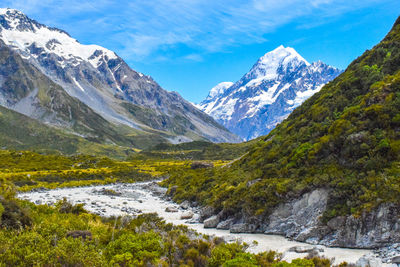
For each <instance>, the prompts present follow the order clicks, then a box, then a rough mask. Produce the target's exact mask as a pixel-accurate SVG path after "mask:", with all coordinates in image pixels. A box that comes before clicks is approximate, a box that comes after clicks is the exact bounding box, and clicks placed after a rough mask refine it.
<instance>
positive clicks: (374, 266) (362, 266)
mask: <svg viewBox="0 0 400 267" xmlns="http://www.w3.org/2000/svg"><path fill="white" fill-rule="evenodd" d="M356 266H357V267H381V266H382V261H381V260H380V259H379V258H376V257H375V256H374V255H372V254H368V255H365V256H363V257H361V258H360V259H358V261H357V262H356Z"/></svg>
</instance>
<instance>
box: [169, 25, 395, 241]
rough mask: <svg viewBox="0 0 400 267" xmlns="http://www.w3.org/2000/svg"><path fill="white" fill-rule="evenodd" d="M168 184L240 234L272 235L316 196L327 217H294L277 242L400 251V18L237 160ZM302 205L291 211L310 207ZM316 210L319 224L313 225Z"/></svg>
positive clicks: (322, 213) (173, 178)
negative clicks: (396, 246)
mask: <svg viewBox="0 0 400 267" xmlns="http://www.w3.org/2000/svg"><path fill="white" fill-rule="evenodd" d="M188 175H190V177H192V180H190V182H189V183H188V179H187V178H188ZM166 183H171V184H172V185H174V184H175V185H179V187H178V189H177V190H176V192H177V193H176V195H175V199H177V200H179V199H191V200H195V201H201V202H202V203H203V204H210V205H213V206H214V207H215V209H216V211H217V212H220V211H222V212H221V213H220V215H221V214H222V215H221V216H220V217H221V218H222V219H224V218H225V219H226V218H230V217H231V216H234V217H235V220H236V221H237V222H241V223H246V224H247V226H246V227H247V228H246V227H244V226H243V227H242V228H240V229H241V230H242V231H262V232H263V231H266V232H270V230H268V229H270V228H269V227H271V224H270V223H271V222H272V221H275V222H276V219H277V218H284V217H285V216H289V215H290V214H291V213H290V212H291V211H290V210H289V209H288V207H291V206H290V205H291V204H290V203H293V202H292V201H295V200H296V199H299V198H302V197H304V196H307V195H308V194H306V193H307V192H310V193H311V192H312V193H315V192H316V193H315V194H311V195H313V196H314V197H315V199H314V202H315V200H317V202H318V199H319V200H320V201H321V203H322V204H323V203H324V201H326V202H325V204H326V207H325V208H326V209H322V208H321V206H319V207H314V208H312V209H311V210H309V211H308V212H311V213H305V214H303V215H302V216H303V217H301V221H300V222H298V221H294V220H293V219H290V218H289V219H288V220H287V221H285V223H283V222H281V223H282V227H281V228H278V229H277V228H274V231H275V233H280V234H285V235H287V236H289V237H291V238H294V239H296V240H301V241H307V242H312V243H322V244H327V245H333V246H348V247H380V246H385V245H387V244H392V243H396V242H400V235H399V234H398V233H399V231H398V225H400V221H399V215H400V198H399V196H400V190H399V188H400V18H399V19H397V21H396V23H395V24H394V26H393V28H392V30H391V31H390V32H389V33H388V35H387V36H386V37H385V38H384V39H383V40H382V42H381V43H379V44H378V45H376V46H375V47H374V48H373V49H371V50H368V51H366V52H365V53H364V54H363V55H362V56H360V57H359V58H357V59H356V60H355V61H353V62H352V63H351V64H350V65H349V67H348V68H347V69H346V71H345V72H344V73H342V74H341V75H340V76H339V77H337V78H336V79H335V80H333V81H332V82H331V83H329V84H327V85H325V86H324V87H323V88H322V89H321V90H320V91H319V92H318V93H316V94H314V95H313V96H312V97H311V98H310V99H308V100H307V101H305V102H304V103H303V104H302V105H301V106H300V107H298V108H297V109H296V110H294V112H293V113H292V114H291V115H290V116H289V117H288V118H287V119H286V120H285V121H283V122H282V123H281V124H279V125H278V126H277V127H276V128H275V129H274V130H273V131H272V132H271V133H270V134H269V135H267V136H265V137H262V138H260V140H259V141H258V142H257V143H256V145H255V146H253V148H251V149H250V150H249V152H248V154H246V155H244V156H243V157H242V158H241V159H240V160H238V161H236V162H235V163H233V164H232V165H231V166H230V167H227V168H222V169H220V170H212V171H211V170H209V171H204V172H202V173H197V174H194V173H190V174H186V175H185V174H182V173H179V174H178V175H176V176H173V177H171V178H170V180H168V181H166ZM196 184H201V185H202V186H201V187H196ZM316 189H318V190H320V191H315V190H316ZM284 202H286V203H288V204H286V206H285V205H283V204H282V203H284ZM310 202H313V201H310ZM296 203H300V204H296V205H298V206H294V208H293V209H300V208H301V206H302V205H303V206H304V205H307V203H309V202H307V200H299V202H296ZM305 203H306V204H305ZM281 205H283V206H281ZM287 205H289V206H287ZM279 207H281V208H279ZM285 207H286V208H285ZM319 210H320V211H321V217H318V216H319V215H318V214H317V215H318V216H317V217H312V216H311V215H312V214H314V212H316V211H319ZM279 212H280V213H279ZM294 212H297V211H296V210H295V211H294ZM271 213H273V215H271V217H270V216H269V215H270V214H271ZM285 214H286V215H285ZM274 216H275V217H274ZM293 216H294V215H293ZM309 222H312V227H311V228H310V227H306V226H305V225H306V224H307V223H309ZM285 227H286V228H285Z"/></svg>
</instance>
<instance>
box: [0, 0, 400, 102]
mask: <svg viewBox="0 0 400 267" xmlns="http://www.w3.org/2000/svg"><path fill="white" fill-rule="evenodd" d="M0 3H2V7H11V8H16V9H19V10H21V11H23V12H24V13H26V14H27V15H28V16H30V17H31V18H34V19H36V20H37V21H39V22H42V23H44V24H47V25H50V26H55V27H58V28H61V29H63V30H66V31H67V32H69V33H70V35H71V36H73V37H74V38H76V39H78V40H79V41H80V42H81V43H84V44H99V45H101V46H104V47H106V48H109V49H111V50H113V51H115V52H116V53H117V54H118V55H120V56H121V57H122V58H123V59H125V61H126V62H127V63H128V64H129V65H130V66H131V67H132V68H133V69H135V70H138V71H140V72H143V73H145V74H148V75H151V76H152V77H153V78H154V79H155V80H156V81H157V82H158V83H159V84H160V85H161V86H162V87H164V88H165V89H167V90H170V91H172V90H174V91H177V92H179V93H180V94H181V95H182V96H183V97H185V98H186V99H188V100H190V101H193V102H199V101H201V100H202V99H204V98H205V97H206V96H207V94H208V91H209V89H210V88H211V87H213V86H214V85H216V84H217V83H219V82H222V81H233V82H234V81H237V80H238V79H240V78H241V76H242V75H243V74H244V73H246V72H247V71H248V70H249V69H250V68H251V66H252V65H253V64H254V63H255V61H256V60H257V59H258V58H259V57H261V56H262V55H264V54H265V53H266V52H268V51H270V50H272V49H274V48H276V47H277V46H279V45H280V44H283V45H284V46H291V47H293V48H295V49H296V50H297V52H299V53H300V54H301V55H302V56H303V57H304V58H305V59H307V60H308V61H309V62H312V61H316V60H319V59H320V60H322V61H324V62H325V63H328V64H330V65H333V66H335V67H339V68H345V67H346V66H347V65H348V64H349V63H350V62H351V61H352V60H353V59H355V58H356V57H357V56H359V55H360V54H361V53H362V52H363V51H365V50H366V49H369V48H371V47H372V46H373V45H374V44H376V43H377V42H379V41H380V40H381V39H382V38H383V37H384V36H385V34H386V33H387V32H388V31H389V30H390V28H391V26H392V24H393V23H394V21H395V20H396V18H397V16H399V15H400V1H399V0H380V1H377V0H347V1H345V0H337V1H333V0H278V1H277V0H274V1H272V0H249V1H241V0H238V1H235V0H220V1H219V0H213V1H209V0H203V1H201V0H130V1H129V0H120V1H111V0H97V1H94V0H89V1H83V0H59V1H54V0H12V1H11V0H1V2H0Z"/></svg>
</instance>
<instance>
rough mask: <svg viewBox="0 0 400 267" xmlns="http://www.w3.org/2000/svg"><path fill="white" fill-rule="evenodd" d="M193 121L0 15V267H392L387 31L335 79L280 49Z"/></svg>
mask: <svg viewBox="0 0 400 267" xmlns="http://www.w3.org/2000/svg"><path fill="white" fill-rule="evenodd" d="M28 2H29V1H28ZM31 2H35V3H36V2H37V1H31ZM111 2H113V1H111ZM114 2H117V1H114ZM138 2H140V1H138ZM147 2H149V3H150V2H151V1H147ZM164 2H165V3H166V4H165V6H167V5H168V3H169V2H170V1H164ZM172 2H174V1H172ZM187 2H190V1H187ZM204 2H207V1H204ZM325 2H326V1H325ZM47 4H48V5H51V4H50V3H47ZM47 4H46V5H47ZM136 4H140V3H136ZM174 4H175V2H174ZM149 5H150V4H149ZM232 5H234V3H233V2H232ZM165 6H164V4H163V5H161V7H162V8H164V7H165ZM146 7H147V6H146ZM179 8H183V9H184V8H185V5H184V6H182V7H180V6H179ZM110 12H111V11H110ZM211 13H212V12H211ZM118 15H119V14H118ZM152 15H153V14H152ZM156 19H157V18H155V20H156ZM233 26H236V25H233ZM338 54H340V53H339V52H338ZM200 107H201V109H203V110H204V111H201V110H199V109H198V108H196V107H195V106H194V105H192V104H191V103H189V102H188V101H186V100H184V99H183V98H182V97H180V96H179V94H178V93H175V92H167V91H166V90H164V89H162V88H161V87H160V86H159V85H158V84H157V83H156V82H155V81H154V80H153V79H152V78H151V77H150V76H147V75H144V74H142V73H139V72H136V71H134V70H132V69H131V68H130V67H129V66H128V65H127V64H126V63H125V62H124V61H123V60H122V59H121V58H120V57H118V56H117V55H116V54H115V53H114V52H112V51H110V50H107V49H105V48H103V47H100V46H96V45H83V44H80V43H79V42H78V41H77V40H75V39H74V38H72V37H71V36H69V35H68V34H67V33H66V32H64V31H62V30H59V29H55V28H51V27H47V26H45V25H43V24H40V23H38V22H36V21H34V20H32V19H29V18H28V17H27V16H26V15H24V14H23V13H21V12H20V11H17V10H14V9H0V266H140V267H144V266H146V267H153V266H154V267H155V266H162V267H164V266H184V267H219V266H223V267H241V266H245V267H255V266H261V267H329V266H340V267H350V266H355V267H367V266H370V267H379V266H385V267H386V266H390V267H396V266H399V264H400V17H399V18H398V19H397V21H396V22H395V23H394V25H393V27H392V29H391V30H390V31H389V33H387V35H386V36H385V37H384V38H383V40H382V41H381V42H380V43H378V44H377V45H376V46H374V47H372V48H371V49H370V50H366V51H365V52H364V53H363V54H362V55H360V56H359V57H358V58H356V59H354V60H353V61H352V62H351V63H350V65H349V66H348V67H347V68H346V70H344V71H340V70H338V69H336V68H333V67H331V66H328V65H326V64H324V63H322V62H320V61H319V62H315V63H311V64H310V63H308V62H307V61H306V60H305V59H304V58H302V57H301V56H300V55H299V54H298V53H297V52H296V51H295V50H294V49H293V48H288V47H286V48H285V47H283V46H280V47H278V48H276V49H275V50H273V51H271V52H269V53H267V54H265V55H264V56H263V57H261V58H260V59H259V60H258V61H257V63H256V64H255V65H254V66H253V67H252V68H251V70H250V71H249V72H248V73H247V74H245V75H244V76H243V77H242V78H241V79H240V80H239V81H238V82H236V83H231V82H224V83H221V84H219V85H217V86H216V87H214V88H213V89H212V90H211V91H210V93H209V96H208V97H207V99H206V100H204V101H203V102H202V103H201V104H200ZM208 114H210V115H211V116H212V117H211V116H210V115H208ZM213 117H214V118H215V119H216V120H217V121H218V122H220V123H222V124H223V125H224V126H221V125H219V124H218V122H217V121H215V120H214V119H213ZM225 127H226V128H225ZM229 130H231V131H232V132H233V133H231V132H230V131H229ZM236 134H237V135H236ZM242 139H243V140H246V141H245V142H240V141H242ZM250 139H251V140H250Z"/></svg>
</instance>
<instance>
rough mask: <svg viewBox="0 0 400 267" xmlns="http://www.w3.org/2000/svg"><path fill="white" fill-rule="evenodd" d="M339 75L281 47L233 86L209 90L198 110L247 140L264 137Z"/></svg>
mask: <svg viewBox="0 0 400 267" xmlns="http://www.w3.org/2000/svg"><path fill="white" fill-rule="evenodd" d="M340 73H341V71H340V70H339V69H336V68H334V67H331V66H328V65H326V64H325V63H323V62H321V61H317V62H314V63H311V64H310V63H308V62H307V61H306V60H305V59H304V58H303V57H302V56H300V55H299V54H298V53H297V52H296V51H295V50H294V49H293V48H291V47H286V48H285V47H284V46H282V45H281V46H279V47H278V48H276V49H275V50H273V51H271V52H268V53H266V54H265V55H264V56H262V57H261V58H260V59H259V60H258V61H257V62H256V63H255V64H254V66H253V67H252V68H251V69H250V71H249V72H248V73H246V74H245V75H244V76H243V77H242V78H241V79H240V80H239V81H237V82H236V83H234V84H231V83H222V84H219V85H217V86H216V87H215V88H213V89H212V90H211V91H210V94H209V95H208V97H207V98H206V99H205V100H204V101H202V102H201V103H200V104H199V107H200V108H201V109H202V110H203V111H204V112H206V113H207V114H209V115H211V116H212V117H213V118H214V119H216V120H217V121H218V122H220V123H221V124H222V125H224V126H225V127H227V128H228V129H229V130H231V131H232V132H233V133H236V134H237V135H239V136H240V137H242V138H243V139H245V140H250V139H253V138H256V137H258V136H261V135H265V134H268V133H269V132H270V131H271V130H272V129H273V128H274V127H275V126H276V125H277V124H278V123H280V122H281V121H282V120H284V119H285V118H286V117H287V116H288V115H289V114H290V113H291V112H292V111H293V110H294V109H295V108H296V107H298V106H299V105H300V104H301V103H303V102H304V101H305V100H306V99H307V98H309V97H310V96H312V95H313V94H314V93H316V92H318V91H319V90H320V89H321V87H322V86H323V85H324V84H325V83H327V82H329V81H331V80H332V79H334V78H335V77H336V76H337V75H339V74H340ZM216 88H223V90H218V89H216Z"/></svg>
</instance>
